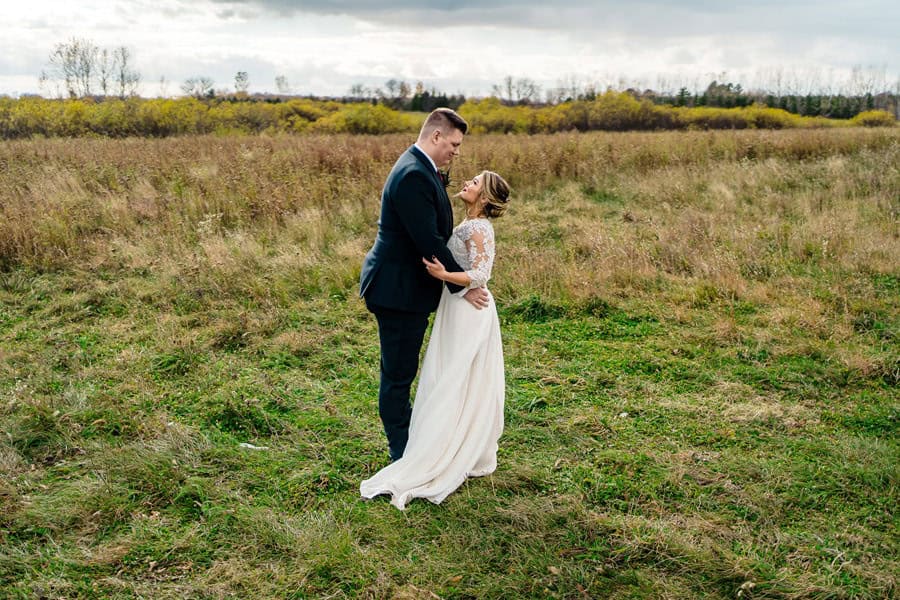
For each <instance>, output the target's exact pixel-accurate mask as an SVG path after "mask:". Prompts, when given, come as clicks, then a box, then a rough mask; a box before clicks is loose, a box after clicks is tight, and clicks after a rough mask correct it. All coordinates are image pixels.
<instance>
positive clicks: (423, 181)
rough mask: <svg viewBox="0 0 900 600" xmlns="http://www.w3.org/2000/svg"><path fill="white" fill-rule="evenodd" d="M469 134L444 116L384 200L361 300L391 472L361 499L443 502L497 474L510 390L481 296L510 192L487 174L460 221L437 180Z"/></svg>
mask: <svg viewBox="0 0 900 600" xmlns="http://www.w3.org/2000/svg"><path fill="white" fill-rule="evenodd" d="M467 130H468V124H467V123H466V121H465V120H463V118H462V117H460V116H459V115H458V114H457V113H456V112H454V111H453V110H450V109H447V108H439V109H437V110H435V111H434V112H432V113H431V114H430V115H429V116H428V118H427V119H426V120H425V123H424V125H423V126H422V129H421V131H420V132H419V137H418V139H417V141H416V143H415V144H413V145H412V146H411V147H410V148H409V149H408V150H406V151H405V152H404V153H403V154H402V155H401V156H400V158H399V159H398V160H397V162H396V164H394V167H393V169H392V170H391V172H390V175H388V178H387V181H386V182H385V185H384V189H383V191H382V194H381V215H380V218H379V221H378V234H377V237H376V239H375V244H374V245H373V246H372V249H371V250H370V251H369V252H368V254H366V257H365V260H364V261H363V266H362V273H361V275H360V295H361V296H362V297H363V298H364V299H365V302H366V306H367V307H368V309H369V311H370V312H372V313H373V314H374V315H375V319H376V320H377V322H378V337H379V342H380V344H381V361H380V362H381V380H380V385H379V390H378V411H379V415H380V416H381V421H382V424H383V425H384V432H385V434H386V436H387V441H388V448H389V453H390V459H391V462H390V464H388V465H387V466H385V467H384V468H383V469H381V470H380V471H378V472H377V473H376V474H375V475H373V476H372V477H371V478H370V479H366V480H365V481H363V482H362V483H361V484H360V493H361V495H362V496H363V497H366V498H372V497H374V496H377V495H379V494H390V495H391V503H392V504H393V505H395V506H396V507H397V508H400V509H403V508H405V507H406V504H407V503H408V502H409V501H410V500H411V499H412V498H425V499H427V500H430V501H431V502H434V503H436V504H437V503H440V502H441V501H442V500H444V498H446V497H447V495H449V494H450V493H451V492H453V491H454V490H455V489H456V488H458V487H459V486H460V485H461V484H462V483H463V482H464V481H465V480H466V478H467V477H476V476H482V475H487V474H489V473H492V472H493V471H494V469H495V468H496V467H497V440H498V439H499V438H500V434H501V433H502V432H503V401H504V394H505V380H504V374H503V349H502V346H501V340H500V322H499V320H498V317H497V309H496V306H495V305H494V300H493V297H492V296H491V294H490V292H489V291H488V290H487V288H486V287H485V285H486V283H487V281H488V279H489V278H490V275H491V268H492V266H493V261H494V230H493V227H492V225H491V219H494V218H497V217H499V216H500V215H502V214H503V212H504V211H505V209H506V205H507V202H508V200H509V186H508V185H507V183H506V182H505V181H504V180H503V178H501V177H500V176H499V175H497V174H496V173H493V172H491V171H483V172H482V173H480V174H478V175H476V176H475V177H473V178H472V179H470V180H468V181H466V182H465V183H464V184H463V187H462V190H461V191H460V192H459V193H458V194H457V196H458V197H459V198H460V199H461V200H462V202H463V203H464V205H465V211H466V213H465V214H466V217H465V219H464V220H463V221H462V222H461V223H460V224H459V225H457V226H456V227H455V228H454V227H453V212H452V208H451V206H450V199H449V197H448V196H447V192H446V190H445V184H444V181H443V178H442V174H441V171H440V170H441V169H444V168H446V167H448V166H449V165H450V162H451V161H452V160H453V159H454V158H455V157H456V156H458V155H459V147H460V144H462V141H463V137H464V135H465V133H466V131H467ZM435 309H436V310H437V313H436V314H435V317H434V324H433V326H432V331H431V337H430V338H429V342H428V347H427V349H426V351H425V358H424V360H423V362H422V370H421V374H420V376H419V383H418V386H417V390H416V397H415V402H414V404H413V405H412V406H411V405H410V398H409V394H410V386H411V384H412V381H413V379H414V378H415V376H416V371H417V369H418V363H419V352H420V350H421V347H422V342H423V339H424V336H425V330H426V328H427V326H428V318H429V315H430V313H431V312H433V311H435Z"/></svg>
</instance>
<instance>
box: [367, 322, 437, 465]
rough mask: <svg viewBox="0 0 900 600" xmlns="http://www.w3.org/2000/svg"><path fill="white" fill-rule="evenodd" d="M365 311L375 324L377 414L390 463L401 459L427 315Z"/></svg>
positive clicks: (407, 430)
mask: <svg viewBox="0 0 900 600" xmlns="http://www.w3.org/2000/svg"><path fill="white" fill-rule="evenodd" d="M369 310H370V311H371V312H372V313H373V314H374V315H375V319H376V320H377V321H378V339H379V342H380V343H381V381H380V384H379V388H378V413H379V415H380V416H381V422H382V424H383V425H384V433H385V435H386V436H387V440H388V449H389V452H390V456H391V460H397V459H399V458H400V457H402V456H403V451H404V450H405V449H406V441H407V440H408V439H409V420H410V417H411V416H412V405H411V404H410V401H409V389H410V386H411V385H412V382H413V379H415V377H416V372H417V371H418V370H419V352H420V351H421V349H422V340H423V339H424V338H425V330H426V329H427V328H428V315H429V314H430V313H427V312H422V313H420V312H404V311H398V310H391V309H387V308H381V307H377V306H369Z"/></svg>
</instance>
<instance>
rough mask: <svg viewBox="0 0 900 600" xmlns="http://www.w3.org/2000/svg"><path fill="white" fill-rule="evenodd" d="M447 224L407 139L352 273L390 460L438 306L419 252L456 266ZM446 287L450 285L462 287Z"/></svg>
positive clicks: (445, 203) (399, 444)
mask: <svg viewBox="0 0 900 600" xmlns="http://www.w3.org/2000/svg"><path fill="white" fill-rule="evenodd" d="M452 232H453V211H452V209H451V206H450V199H449V198H448V197H447V192H446V191H445V190H444V186H443V183H442V182H441V180H440V177H439V175H438V173H437V172H436V171H435V169H434V167H433V166H432V164H431V162H430V161H429V159H428V157H427V156H425V154H424V153H423V152H422V151H421V150H420V149H419V148H417V147H416V146H411V147H410V148H409V149H408V150H407V151H406V152H404V153H403V154H401V155H400V158H399V159H397V162H396V163H395V164H394V168H393V169H391V173H390V175H388V178H387V181H386V182H385V184H384V189H383V190H382V192H381V216H380V218H379V220H378V235H377V237H376V238H375V244H374V245H373V246H372V249H371V250H369V252H368V254H366V257H365V259H364V260H363V265H362V272H361V273H360V278H359V294H360V296H361V297H363V298H365V301H366V306H367V307H368V308H369V310H370V311H371V312H372V313H373V314H374V315H375V318H376V319H377V321H378V337H379V340H380V342H381V382H380V387H379V390H378V411H379V414H380V415H381V421H382V423H383V424H384V432H385V434H386V435H387V438H388V446H389V448H390V454H391V459H393V460H396V459H398V458H400V457H401V456H403V451H404V449H405V448H406V441H407V439H408V437H409V420H410V416H411V413H412V408H411V406H410V403H409V389H410V385H411V384H412V381H413V379H414V378H415V376H416V371H417V370H418V367H419V351H420V350H421V348H422V339H423V338H424V336H425V329H426V328H427V327H428V315H429V313H431V312H432V311H434V310H435V309H436V308H437V305H438V303H439V302H440V299H441V290H442V286H443V285H444V284H443V283H442V282H441V281H440V280H438V279H435V278H433V277H431V276H430V275H428V272H427V271H426V270H425V265H424V264H422V258H423V257H426V258H428V259H429V260H430V259H431V257H432V256H436V257H437V258H438V260H440V261H441V262H442V263H443V264H444V266H445V267H446V268H447V270H448V271H462V269H461V268H460V266H459V265H458V264H457V263H456V261H455V260H454V259H453V256H452V255H451V254H450V251H449V250H448V249H447V240H448V239H450V235H451V233H452ZM447 287H448V288H449V289H450V291H451V292H458V291H460V290H461V289H462V288H461V287H460V286H457V285H453V284H447Z"/></svg>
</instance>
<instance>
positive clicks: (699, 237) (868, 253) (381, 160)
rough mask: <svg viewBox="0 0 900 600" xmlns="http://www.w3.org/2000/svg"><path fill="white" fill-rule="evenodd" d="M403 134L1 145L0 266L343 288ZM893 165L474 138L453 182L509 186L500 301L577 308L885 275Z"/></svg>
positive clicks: (739, 151)
mask: <svg viewBox="0 0 900 600" xmlns="http://www.w3.org/2000/svg"><path fill="white" fill-rule="evenodd" d="M409 141H410V140H409V138H408V136H401V135H394V136H381V137H362V136H360V137H352V136H323V137H290V136H285V137H254V138H216V137H194V138H181V139H166V140H139V139H130V140H121V141H119V140H89V139H78V140H33V141H17V142H10V143H6V144H4V145H3V146H0V165H2V168H0V190H3V194H4V197H3V202H2V205H0V268H2V269H3V270H7V271H8V270H10V269H16V268H18V267H26V268H29V269H37V270H48V269H49V270H54V269H61V268H85V267H87V268H92V269H112V270H123V269H124V270H131V269H138V270H142V271H143V270H146V269H150V270H154V271H158V272H159V273H160V274H165V275H167V276H169V277H174V278H178V279H184V278H188V279H197V280H203V281H204V282H205V283H204V286H207V287H210V288H211V289H214V290H216V292H217V293H228V292H229V291H233V292H236V293H240V294H249V295H251V296H254V295H262V296H267V295H271V294H273V293H274V294H277V293H278V286H277V285H275V286H272V285H270V284H269V283H265V282H271V281H275V282H278V281H288V280H302V281H304V282H305V283H304V286H305V287H306V288H308V289H309V290H311V291H315V290H332V291H336V290H343V291H344V292H345V293H346V291H347V290H348V289H349V288H351V287H352V284H353V281H354V280H355V276H356V270H357V268H358V264H359V260H360V257H361V256H362V255H363V254H364V252H365V250H366V248H367V247H368V245H369V244H370V243H371V239H372V236H373V233H374V228H375V221H376V219H377V213H378V196H379V191H380V186H381V183H382V181H383V179H384V176H385V175H386V173H387V171H388V170H389V169H390V166H391V164H392V162H393V160H394V159H395V157H396V156H397V155H398V153H399V152H401V151H402V150H403V149H404V147H405V146H406V145H407V144H408V143H409ZM897 164H900V134H898V133H897V132H895V131H893V130H863V129H853V130H816V131H780V132H773V131H740V132H727V133H723V132H717V133H699V132H695V133H660V134H655V133H622V134H610V133H595V134H577V135H575V134H559V135H548V136H530V137H506V136H470V138H469V139H468V140H466V142H465V144H464V147H463V155H462V157H461V159H460V160H459V162H458V164H456V165H455V167H454V170H453V178H454V180H455V182H456V183H455V184H454V185H457V184H458V182H459V181H461V180H462V179H463V178H464V177H466V176H468V175H470V174H471V173H474V172H476V171H477V170H478V169H481V168H491V169H493V170H496V171H498V172H500V173H502V174H503V175H504V176H505V177H507V178H508V179H509V181H511V182H512V185H513V188H514V191H515V195H514V204H513V208H512V209H511V211H510V215H509V217H508V218H505V219H503V220H502V221H501V222H499V223H498V225H497V227H498V235H499V240H500V260H499V262H498V274H497V275H498V276H497V277H496V282H497V283H496V286H497V290H498V291H499V292H501V296H503V297H506V298H508V299H511V300H514V299H516V298H520V297H522V296H523V295H525V294H530V293H537V294H539V295H541V296H546V297H548V298H550V299H555V300H560V301H562V300H567V299H583V298H585V297H586V296H590V295H591V294H593V293H595V291H596V290H604V291H610V290H613V291H614V290H615V289H617V288H619V287H621V286H625V288H627V289H631V288H634V287H635V286H637V287H638V288H640V287H641V286H645V285H646V282H647V281H649V280H653V279H655V278H680V279H685V278H687V279H692V280H702V281H704V282H708V283H710V284H711V285H712V286H713V287H712V288H710V290H709V291H708V292H706V293H712V294H720V295H724V296H727V297H730V298H740V297H742V296H743V295H745V294H748V293H752V290H753V289H754V288H755V286H756V283H757V282H761V281H762V282H765V281H772V280H773V279H776V280H777V279H780V278H783V277H787V276H789V275H790V272H791V270H792V269H795V268H796V265H798V264H809V265H815V264H822V265H826V264H827V265H828V267H829V268H834V267H839V268H841V269H849V270H859V271H866V272H889V271H892V270H894V269H896V267H897V261H898V256H900V239H898V223H897V217H898V211H900V206H898V194H897V190H898V189H900V174H898V169H897ZM611 214H612V215H619V216H620V218H616V219H612V220H610V219H609V216H610V215H611ZM253 282H256V283H253Z"/></svg>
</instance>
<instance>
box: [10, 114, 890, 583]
mask: <svg viewBox="0 0 900 600" xmlns="http://www.w3.org/2000/svg"><path fill="white" fill-rule="evenodd" d="M410 141H411V140H410V139H409V136H405V135H395V136H381V137H366V136H359V137H353V136H321V137H315V136H305V137H301V136H294V137H292V136H283V137H281V136H276V137H239V136H236V137H185V138H170V139H165V140H142V139H126V140H92V139H66V140H62V139H59V140H57V139H54V140H21V141H14V142H4V143H2V144H0V422H2V431H3V435H2V437H0V475H2V476H0V597H4V598H5V597H9V598H23V599H24V598H97V597H103V598H154V599H156V598H184V597H189V598H210V599H212V598H345V597H346V598H356V597H359V598H406V599H411V598H435V597H441V598H519V597H524V598H605V597H609V598H738V597H740V598H784V599H787V598H791V599H795V598H821V599H826V598H828V599H832V598H834V599H837V598H847V599H850V598H872V599H874V598H890V597H894V596H896V595H897V593H898V573H900V556H898V539H900V524H898V518H897V514H896V509H897V506H898V503H900V502H898V501H900V498H898V496H900V490H898V485H900V467H898V456H900V452H898V450H900V447H898V446H900V444H898V435H897V432H898V419H900V398H898V393H897V389H898V383H900V343H898V334H900V167H898V165H900V129H897V128H892V129H879V130H863V129H854V128H846V129H840V130H810V131H739V132H715V133H709V132H684V133H641V134H636V133H622V134H601V133H596V134H580V135H576V134H558V135H547V136H488V135H483V136H470V138H469V139H467V140H466V141H465V142H464V144H463V155H462V157H461V158H460V160H459V162H458V164H456V166H455V167H454V169H453V179H454V180H455V182H456V183H458V182H460V181H461V180H462V179H463V178H464V177H468V176H470V175H471V174H474V173H476V172H477V171H478V170H479V169H481V168H491V169H493V170H496V171H498V172H499V173H501V174H502V175H504V177H506V178H507V179H508V180H509V181H510V183H511V185H512V187H513V188H514V194H513V200H512V204H511V208H510V210H509V212H508V215H507V216H506V217H504V218H503V219H501V220H499V221H497V223H496V224H495V227H496V233H497V246H498V258H497V264H496V266H495V269H494V278H493V280H492V282H491V288H492V290H493V292H494V294H495V296H496V297H497V301H498V305H499V308H500V313H501V322H502V330H503V335H504V352H505V356H506V367H507V373H506V375H507V398H506V431H505V433H504V436H503V438H502V439H501V445H500V453H499V463H500V466H499V468H498V470H497V472H496V473H495V474H494V475H493V476H491V477H488V478H484V479H475V480H471V481H469V482H467V483H466V484H464V485H463V487H462V488H460V489H459V490H458V491H457V492H456V493H455V494H453V495H452V496H451V497H450V498H448V499H447V501H446V502H445V503H444V504H443V505H441V506H433V505H431V504H428V503H427V502H423V501H414V502H413V503H412V504H411V505H410V507H409V509H408V510H407V511H405V512H399V511H397V510H396V509H394V508H393V507H391V506H390V505H388V503H387V501H386V500H385V499H384V498H378V499H375V500H372V501H362V500H360V499H358V497H357V495H358V484H359V481H360V480H361V479H363V478H365V477H367V476H369V475H370V474H371V473H373V472H374V471H375V470H377V469H378V468H380V467H381V466H382V465H384V464H385V462H386V459H387V455H386V446H385V443H384V440H383V434H382V433H381V430H380V423H379V421H378V416H377V407H376V401H375V396H376V393H377V370H378V358H377V357H378V346H377V335H376V329H375V322H374V319H373V318H372V317H371V316H370V315H369V314H368V313H367V312H366V311H365V308H364V306H363V305H362V303H361V302H360V301H359V300H358V299H357V298H356V280H357V277H358V273H359V266H360V261H361V259H362V256H363V254H364V253H365V251H366V250H367V249H368V247H369V246H370V245H371V242H372V239H373V236H374V231H375V220H376V219H377V213H378V194H379V190H380V186H381V183H382V182H383V180H384V177H385V175H386V174H387V172H388V170H389V169H390V166H391V164H392V163H393V161H394V159H395V158H396V156H397V155H398V154H399V153H400V152H401V151H402V150H403V149H404V148H405V147H406V145H407V144H409V143H410ZM241 444H250V445H252V447H246V446H242V445H241Z"/></svg>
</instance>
